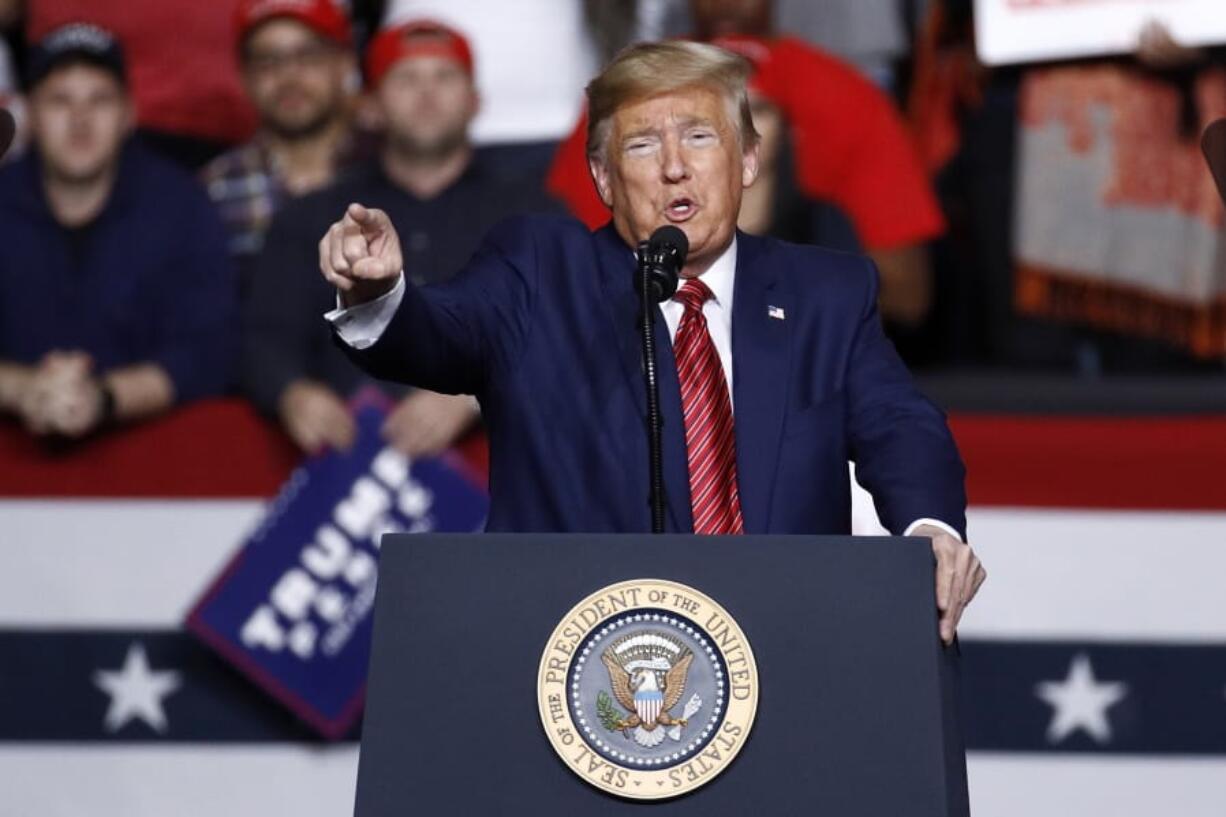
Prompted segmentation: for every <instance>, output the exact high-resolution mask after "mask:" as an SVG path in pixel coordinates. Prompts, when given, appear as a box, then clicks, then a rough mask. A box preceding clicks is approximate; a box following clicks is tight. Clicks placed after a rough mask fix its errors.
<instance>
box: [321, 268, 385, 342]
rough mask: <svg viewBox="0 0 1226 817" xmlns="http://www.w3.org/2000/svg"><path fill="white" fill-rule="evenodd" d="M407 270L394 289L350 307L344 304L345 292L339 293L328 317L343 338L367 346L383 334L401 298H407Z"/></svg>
mask: <svg viewBox="0 0 1226 817" xmlns="http://www.w3.org/2000/svg"><path fill="white" fill-rule="evenodd" d="M404 287H405V283H404V271H403V270H401V272H400V278H398V279H397V280H396V285H395V286H394V287H392V288H391V290H390V291H388V292H385V293H384V294H382V295H380V296H379V297H378V298H375V299H374V300H373V301H367V302H366V303H364V304H356V305H354V306H350V307H344V306H341V296H340V293H339V292H338V293H337V294H336V309H333V310H332V311H331V312H328V313H326V314H325V315H324V320H326V321H327V322H328V323H330V324H332V326H333V328H335V329H336V334H338V335H340V338H341V340H343V341H344V342H345V343H347V344H349V345H350V346H351V347H353V348H354V349H365V348H367V347H369V346H373V345H374V343H375V341H377V340H379V338H380V337H382V336H383V332H384V331H385V330H386V329H387V326H388V324H390V323H391V322H392V317H393V316H394V315H395V314H396V310H397V309H399V308H400V302H401V301H402V300H403V299H404Z"/></svg>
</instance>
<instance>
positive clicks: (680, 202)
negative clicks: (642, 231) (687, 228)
mask: <svg viewBox="0 0 1226 817" xmlns="http://www.w3.org/2000/svg"><path fill="white" fill-rule="evenodd" d="M696 212H698V205H697V204H695V203H694V200H693V199H687V198H684V197H683V198H676V199H673V200H672V201H670V202H669V203H668V207H666V208H664V217H665V218H667V219H668V220H669V221H671V222H673V223H674V224H676V223H679V222H682V221H688V220H689V219H690V218H691V217H692V216H693V215H694V213H696Z"/></svg>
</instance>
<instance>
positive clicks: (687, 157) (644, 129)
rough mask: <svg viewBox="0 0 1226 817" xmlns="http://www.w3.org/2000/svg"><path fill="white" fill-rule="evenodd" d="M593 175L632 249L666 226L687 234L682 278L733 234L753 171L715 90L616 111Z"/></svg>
mask: <svg viewBox="0 0 1226 817" xmlns="http://www.w3.org/2000/svg"><path fill="white" fill-rule="evenodd" d="M591 169H592V176H593V178H594V179H595V181H596V189H597V190H598V191H599V192H600V197H601V198H602V199H603V200H604V202H605V204H607V205H609V207H610V208H612V210H613V224H614V226H615V227H616V229H617V232H618V234H619V235H620V236H621V237H622V239H623V240H625V241H626V242H627V243H628V244H630V245H631V246H636V245H637V244H638V243H639V242H640V241H645V240H647V238H649V237H650V236H651V234H652V232H654V231H655V230H656V228H658V227H660V226H663V225H665V224H673V225H676V226H677V227H679V228H681V230H682V231H684V232H685V236H686V238H687V239H689V242H690V252H689V256H688V260H687V262H686V269H685V270H684V271H683V272H682V274H683V275H687V276H688V275H693V274H696V273H697V272H699V271H702V270H705V269H706V267H707V266H709V265H710V263H711V262H712V261H714V260H715V259H716V258H717V257H718V256H719V254H720V253H721V252H723V251H724V249H726V248H727V246H728V244H729V242H731V241H732V235H733V232H734V231H735V229H736V218H737V212H738V211H739V210H740V207H741V193H742V191H743V190H744V189H745V188H746V187H749V185H751V184H753V181H754V179H755V178H756V177H757V172H758V153H757V147H756V146H750V147H748V148H747V149H745V150H742V148H741V144H740V140H739V139H738V138H737V130H736V126H735V125H734V124H733V123H732V122H730V121H729V118H728V109H727V105H726V104H725V102H724V99H723V97H722V96H721V95H720V94H719V93H718V92H716V91H713V90H710V89H707V88H694V89H688V90H682V91H677V92H674V93H668V94H661V95H660V96H656V97H651V98H649V99H646V100H643V101H640V102H632V103H629V104H627V105H623V106H622V107H621V108H618V109H617V110H616V111H615V112H614V113H613V117H612V123H611V127H610V129H609V136H608V142H607V143H606V150H605V157H604V161H600V160H598V159H593V160H592V162H591Z"/></svg>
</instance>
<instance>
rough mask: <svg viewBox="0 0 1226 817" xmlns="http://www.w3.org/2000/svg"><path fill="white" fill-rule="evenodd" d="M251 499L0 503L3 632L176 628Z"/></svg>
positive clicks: (237, 535)
mask: <svg viewBox="0 0 1226 817" xmlns="http://www.w3.org/2000/svg"><path fill="white" fill-rule="evenodd" d="M262 507H263V503H261V502H259V501H255V500H238V501H213V500H175V501H163V500H157V501H143V500H142V501H130V500H58V499H57V500H33V501H31V500H4V501H0V536H2V537H3V542H2V543H0V626H5V627H23V626H49V627H63V628H79V629H92V628H114V629H124V628H134V629H158V628H172V627H178V626H179V625H180V624H181V623H182V622H183V619H184V618H185V617H186V615H187V610H188V607H189V606H190V605H191V604H192V602H194V601H195V600H196V598H197V597H198V596H199V595H200V593H201V591H203V590H204V588H205V586H206V585H207V583H208V582H209V580H210V579H212V578H213V577H214V576H215V575H216V574H217V572H218V571H219V570H221V568H222V566H223V565H224V564H225V563H226V560H227V559H228V558H229V557H230V554H231V553H233V552H234V549H235V548H236V547H238V545H239V543H240V542H241V541H242V540H243V536H244V535H245V534H246V533H247V532H248V531H250V530H252V529H253V528H254V527H255V525H256V524H257V523H258V521H259V519H260V513H261V508H262Z"/></svg>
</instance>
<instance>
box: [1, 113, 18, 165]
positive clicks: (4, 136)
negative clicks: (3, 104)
mask: <svg viewBox="0 0 1226 817" xmlns="http://www.w3.org/2000/svg"><path fill="white" fill-rule="evenodd" d="M16 133H17V122H16V121H15V120H14V119H13V115H12V114H11V113H9V112H8V111H7V110H6V109H4V108H0V159H3V158H4V154H6V153H8V149H9V147H10V146H11V145H12V144H13V136H14V135H15V134H16Z"/></svg>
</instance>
